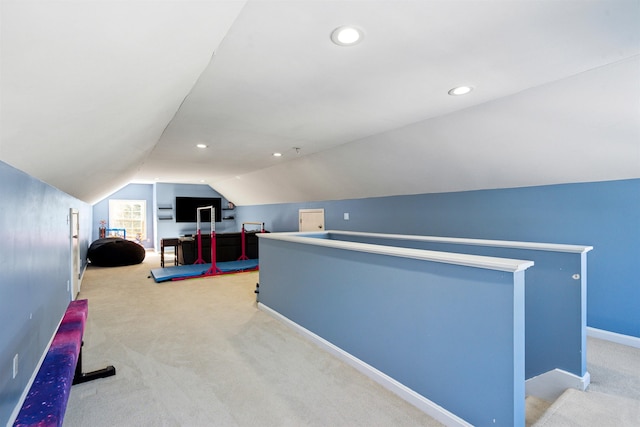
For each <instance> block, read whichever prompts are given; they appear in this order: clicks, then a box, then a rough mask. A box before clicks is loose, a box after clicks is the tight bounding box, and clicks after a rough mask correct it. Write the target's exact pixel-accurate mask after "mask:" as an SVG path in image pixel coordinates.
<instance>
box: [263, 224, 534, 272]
mask: <svg viewBox="0 0 640 427" xmlns="http://www.w3.org/2000/svg"><path fill="white" fill-rule="evenodd" d="M327 233H329V232H324V233H313V234H327ZM308 234H309V233H259V234H257V236H258V237H259V238H261V239H272V240H282V241H287V242H292V243H301V244H305V245H314V246H324V247H329V248H336V249H344V250H350V251H358V252H367V253H372V254H378V255H389V256H395V257H401V258H413V259H419V260H423V261H434V262H441V263H446V264H456V265H464V266H467V267H475V268H484V269H488V270H499V271H508V272H514V273H515V272H516V271H522V270H526V269H527V268H529V267H532V266H533V264H534V263H533V261H528V260H519V259H509V258H496V257H488V256H480V255H467V254H459V253H452V252H441V251H427V250H423V249H411V248H401V247H396V246H384V245H372V244H369V243H357V242H345V241H342V240H331V239H318V238H314V237H306V236H305V235H308ZM372 235H373V234H372Z"/></svg>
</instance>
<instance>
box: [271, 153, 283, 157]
mask: <svg viewBox="0 0 640 427" xmlns="http://www.w3.org/2000/svg"><path fill="white" fill-rule="evenodd" d="M273 157H282V153H273Z"/></svg>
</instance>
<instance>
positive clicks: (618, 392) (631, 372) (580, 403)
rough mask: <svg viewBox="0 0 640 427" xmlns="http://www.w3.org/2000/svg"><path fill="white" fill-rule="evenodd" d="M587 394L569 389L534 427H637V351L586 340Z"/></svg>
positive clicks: (639, 388) (639, 394) (639, 392)
mask: <svg viewBox="0 0 640 427" xmlns="http://www.w3.org/2000/svg"><path fill="white" fill-rule="evenodd" d="M587 370H588V371H589V373H590V374H591V384H590V385H589V387H588V388H587V391H584V392H583V391H578V390H574V389H569V390H567V391H566V392H565V393H563V394H562V396H560V398H558V399H557V400H556V401H555V402H554V403H553V404H552V405H551V406H550V407H549V409H548V410H547V411H546V412H545V413H544V414H543V415H542V416H541V417H540V418H539V419H538V420H537V422H536V423H535V424H533V425H534V426H535V427H638V426H640V349H638V348H633V347H628V346H624V345H621V344H616V343H613V342H610V341H604V340H601V339H597V338H588V339H587Z"/></svg>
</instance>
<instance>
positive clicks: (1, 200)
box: [0, 161, 92, 425]
mask: <svg viewBox="0 0 640 427" xmlns="http://www.w3.org/2000/svg"><path fill="white" fill-rule="evenodd" d="M70 208H75V209H78V210H79V212H80V216H79V224H80V237H79V239H80V257H81V259H82V260H83V266H82V268H84V267H85V266H86V257H87V248H88V245H89V241H90V239H91V222H92V219H91V212H92V211H91V206H90V205H88V204H86V203H84V202H81V201H79V200H77V199H75V198H73V197H71V196H69V195H67V194H65V193H63V192H61V191H59V190H57V189H56V188H53V187H51V186H49V185H47V184H45V183H43V182H41V181H39V180H37V179H35V178H33V177H30V176H29V175H27V174H25V173H23V172H21V171H19V170H17V169H15V168H13V167H11V166H9V165H7V164H6V163H3V162H1V161H0V238H1V239H2V245H0V271H1V272H2V273H1V274H0V325H1V326H0V424H3V425H4V424H6V423H7V422H8V421H9V418H10V416H11V413H12V411H13V410H14V408H15V406H16V405H17V403H18V402H19V400H20V397H21V395H22V393H23V391H24V389H25V388H26V386H27V384H28V382H29V380H30V378H31V375H32V374H33V373H34V371H35V368H36V366H37V363H38V362H39V360H40V357H41V356H42V354H43V352H44V351H45V349H46V347H47V345H48V343H49V340H50V339H51V337H52V336H53V333H54V332H55V330H56V328H57V326H58V322H59V321H60V319H61V318H62V316H63V314H64V311H65V309H66V308H67V305H68V304H69V301H70V300H71V292H70V291H69V290H68V288H67V281H69V280H70V279H71V267H70V260H71V244H70V227H69V222H68V220H69V209H70ZM16 354H18V367H19V369H18V375H17V376H16V378H15V379H14V378H12V377H13V375H12V372H13V369H12V366H13V358H14V356H15V355H16Z"/></svg>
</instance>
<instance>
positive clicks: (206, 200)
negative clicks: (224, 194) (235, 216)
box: [176, 196, 222, 223]
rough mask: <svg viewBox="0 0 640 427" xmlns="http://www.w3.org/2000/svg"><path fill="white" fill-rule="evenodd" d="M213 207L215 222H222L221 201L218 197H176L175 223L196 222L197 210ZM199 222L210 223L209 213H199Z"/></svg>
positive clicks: (203, 211)
mask: <svg viewBox="0 0 640 427" xmlns="http://www.w3.org/2000/svg"><path fill="white" fill-rule="evenodd" d="M204 206H213V209H214V210H215V222H222V199H221V198H220V197H180V196H178V197H176V222H196V220H197V209H198V208H201V207H204ZM200 221H201V222H203V223H204V222H211V211H209V209H204V210H201V211H200Z"/></svg>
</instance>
